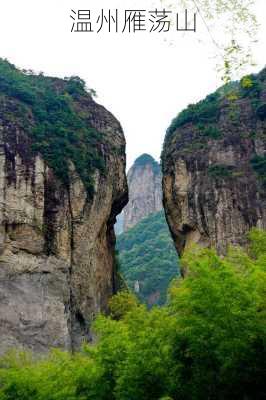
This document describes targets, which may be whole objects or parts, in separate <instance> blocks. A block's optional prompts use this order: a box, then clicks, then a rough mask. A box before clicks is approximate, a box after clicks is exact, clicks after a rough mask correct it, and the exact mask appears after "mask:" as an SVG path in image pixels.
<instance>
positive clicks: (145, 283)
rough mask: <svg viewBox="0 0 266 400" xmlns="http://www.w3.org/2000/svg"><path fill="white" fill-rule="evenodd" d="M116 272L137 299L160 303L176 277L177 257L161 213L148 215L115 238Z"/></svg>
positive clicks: (164, 298)
mask: <svg viewBox="0 0 266 400" xmlns="http://www.w3.org/2000/svg"><path fill="white" fill-rule="evenodd" d="M117 250H118V252H119V261H120V271H121V273H122V275H123V276H124V277H125V280H126V282H127V284H128V286H129V288H130V289H131V290H134V286H135V284H136V282H138V283H137V285H138V284H139V293H138V297H139V299H140V300H141V301H143V302H146V303H148V304H149V303H150V304H154V303H155V304H163V303H164V302H165V300H166V291H167V287H168V285H169V283H170V282H171V280H172V279H173V278H175V277H176V276H177V275H178V258H177V254H176V251H175V249H174V245H173V241H172V239H171V237H170V233H169V229H168V226H167V224H166V221H165V217H164V213H163V211H160V212H158V213H155V214H151V215H150V216H148V217H147V218H145V219H143V220H142V221H140V222H139V223H138V224H137V225H135V226H134V227H133V228H131V229H129V230H128V231H127V232H125V233H123V234H121V235H119V236H118V238H117Z"/></svg>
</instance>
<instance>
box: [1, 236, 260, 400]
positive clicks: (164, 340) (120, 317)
mask: <svg viewBox="0 0 266 400" xmlns="http://www.w3.org/2000/svg"><path fill="white" fill-rule="evenodd" d="M265 250H266V232H265V231H260V230H258V229H253V230H252V231H251V232H250V234H249V246H248V249H247V251H245V250H243V249H241V248H231V249H230V251H229V252H228V254H227V256H226V257H223V258H221V257H219V256H218V255H217V254H216V252H215V251H214V250H210V249H200V248H198V247H193V248H191V249H190V251H188V252H187V253H186V254H185V255H184V257H183V258H182V264H183V266H184V267H186V268H187V270H188V275H187V276H186V278H185V279H176V281H175V282H173V283H172V284H171V287H170V289H169V303H168V304H167V305H165V306H163V307H160V308H159V307H153V308H152V309H151V310H148V309H147V308H146V306H145V305H143V304H139V303H138V302H137V301H135V300H134V299H133V298H132V297H131V296H130V295H129V294H128V293H120V294H119V295H118V296H117V297H114V299H113V300H112V301H111V310H112V312H113V313H114V314H113V317H114V318H115V319H113V318H112V317H111V316H109V317H106V316H103V315H101V316H99V317H98V318H97V320H96V322H95V324H94V330H95V333H96V334H97V337H98V340H97V343H95V344H94V345H86V346H84V348H83V349H82V351H81V352H79V353H76V354H72V355H71V354H69V353H66V352H61V351H58V350H57V351H52V352H51V353H50V354H49V355H48V356H45V357H42V358H41V359H39V360H38V359H36V357H32V356H31V355H30V354H28V353H11V354H8V355H6V356H5V357H2V358H1V359H0V400H26V399H27V400H63V399H64V400H88V399H92V400H96V399H97V400H194V399H195V400H201V399H202V400H203V399H204V400H205V399H210V400H228V399H239V400H262V399H264V398H265V395H266V392H265V368H266V301H265V299H266V291H265V288H266V256H265V254H266V253H265ZM123 303H125V306H124V304H123Z"/></svg>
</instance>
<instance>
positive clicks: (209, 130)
mask: <svg viewBox="0 0 266 400" xmlns="http://www.w3.org/2000/svg"><path fill="white" fill-rule="evenodd" d="M198 128H199V130H200V133H201V134H202V135H203V136H205V137H209V138H212V139H220V138H221V137H222V133H221V131H220V130H219V129H218V128H217V127H216V126H214V125H203V124H199V125H198Z"/></svg>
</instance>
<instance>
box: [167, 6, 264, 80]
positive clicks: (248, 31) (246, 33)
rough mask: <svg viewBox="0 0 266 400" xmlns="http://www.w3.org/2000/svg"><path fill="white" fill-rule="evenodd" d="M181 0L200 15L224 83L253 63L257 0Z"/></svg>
mask: <svg viewBox="0 0 266 400" xmlns="http://www.w3.org/2000/svg"><path fill="white" fill-rule="evenodd" d="M161 3H162V5H163V6H165V7H173V6H174V5H175V7H176V2H174V1H172V0H161ZM178 3H179V5H180V6H182V7H183V8H186V9H189V10H194V11H196V12H197V13H198V15H199V17H200V18H201V20H202V22H203V24H204V25H205V28H206V30H207V33H208V35H209V37H210V40H211V42H212V44H213V46H214V53H215V57H216V59H217V69H218V72H219V73H220V74H221V76H222V79H223V80H224V82H225V83H226V82H228V81H230V80H231V78H232V77H234V76H235V75H236V74H237V75H239V73H240V72H243V70H244V69H245V68H246V67H247V66H250V65H253V64H254V61H253V56H252V54H253V46H254V43H255V42H256V41H257V33H258V22H257V18H256V14H255V11H254V6H255V4H256V0H179V2H178Z"/></svg>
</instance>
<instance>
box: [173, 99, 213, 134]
mask: <svg viewBox="0 0 266 400" xmlns="http://www.w3.org/2000/svg"><path fill="white" fill-rule="evenodd" d="M220 98H221V96H220V94H219V93H218V92H216V93H213V94H210V95H209V96H207V97H206V99H204V100H201V101H200V102H199V103H197V104H190V105H189V106H188V107H187V108H186V109H185V110H183V111H182V112H181V113H180V114H179V115H178V116H177V117H176V118H175V119H174V120H173V121H172V123H171V125H170V127H169V128H168V129H167V135H169V136H170V135H171V134H172V133H173V132H175V131H176V129H177V128H180V127H181V126H184V125H185V124H188V123H195V124H199V123H201V124H203V123H215V122H217V121H218V118H219V113H220V109H219V106H220Z"/></svg>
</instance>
